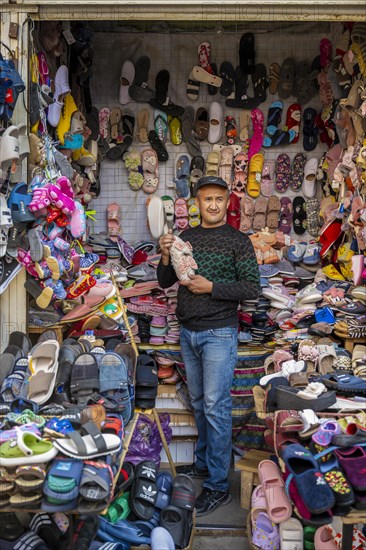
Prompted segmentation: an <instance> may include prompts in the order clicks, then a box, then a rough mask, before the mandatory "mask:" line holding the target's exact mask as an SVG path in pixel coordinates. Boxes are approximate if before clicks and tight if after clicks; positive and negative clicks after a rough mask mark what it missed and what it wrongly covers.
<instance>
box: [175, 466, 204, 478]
mask: <svg viewBox="0 0 366 550" xmlns="http://www.w3.org/2000/svg"><path fill="white" fill-rule="evenodd" d="M176 471H177V474H185V475H186V476H189V477H194V478H197V479H205V478H206V477H208V470H202V469H201V468H198V466H196V464H195V463H193V464H186V465H184V466H177V467H176Z"/></svg>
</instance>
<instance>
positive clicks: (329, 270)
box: [323, 264, 344, 281]
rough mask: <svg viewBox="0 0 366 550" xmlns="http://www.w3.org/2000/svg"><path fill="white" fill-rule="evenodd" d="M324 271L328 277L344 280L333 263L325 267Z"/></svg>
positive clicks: (334, 279)
mask: <svg viewBox="0 0 366 550" xmlns="http://www.w3.org/2000/svg"><path fill="white" fill-rule="evenodd" d="M323 273H324V275H326V276H327V277H328V279H332V281H344V277H343V275H341V273H339V271H338V269H336V268H335V267H334V265H332V264H329V265H326V266H325V267H323Z"/></svg>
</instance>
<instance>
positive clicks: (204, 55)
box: [197, 42, 212, 74]
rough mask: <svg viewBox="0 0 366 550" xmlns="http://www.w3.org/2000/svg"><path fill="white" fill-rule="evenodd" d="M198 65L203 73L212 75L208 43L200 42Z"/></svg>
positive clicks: (209, 45)
mask: <svg viewBox="0 0 366 550" xmlns="http://www.w3.org/2000/svg"><path fill="white" fill-rule="evenodd" d="M197 53H198V63H199V64H200V66H201V67H203V69H205V71H207V72H208V73H211V74H212V67H211V64H210V55H211V44H210V43H209V42H202V43H201V44H200V45H199V46H198V50H197Z"/></svg>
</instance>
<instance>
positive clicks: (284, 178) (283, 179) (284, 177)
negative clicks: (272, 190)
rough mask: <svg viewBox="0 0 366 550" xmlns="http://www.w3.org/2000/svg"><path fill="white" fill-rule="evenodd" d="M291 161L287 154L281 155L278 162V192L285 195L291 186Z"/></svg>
mask: <svg viewBox="0 0 366 550" xmlns="http://www.w3.org/2000/svg"><path fill="white" fill-rule="evenodd" d="M290 175H291V161H290V157H289V156H288V155H287V154H286V153H281V154H280V155H278V157H277V161H276V190H277V191H279V192H280V193H284V192H285V191H286V190H287V189H288V187H289V185H290Z"/></svg>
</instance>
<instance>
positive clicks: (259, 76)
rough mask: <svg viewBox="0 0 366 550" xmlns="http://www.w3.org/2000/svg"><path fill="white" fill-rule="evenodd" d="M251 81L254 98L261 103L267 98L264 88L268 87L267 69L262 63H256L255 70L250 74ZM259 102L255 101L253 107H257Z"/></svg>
mask: <svg viewBox="0 0 366 550" xmlns="http://www.w3.org/2000/svg"><path fill="white" fill-rule="evenodd" d="M252 83H253V90H254V99H257V100H258V101H259V103H263V102H264V101H266V99H267V93H266V90H267V88H268V78H267V70H266V66H265V65H263V63H258V65H256V67H255V71H254V73H253V74H252ZM259 103H257V105H255V107H257V106H258V105H259Z"/></svg>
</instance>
